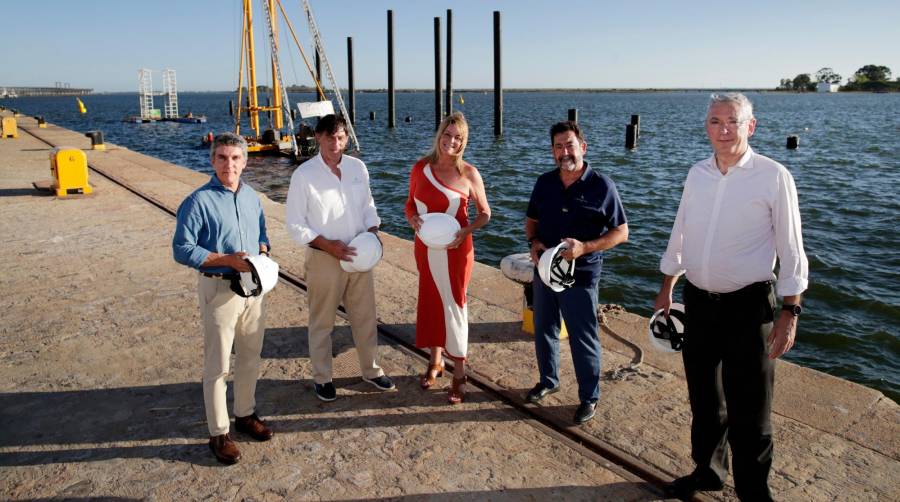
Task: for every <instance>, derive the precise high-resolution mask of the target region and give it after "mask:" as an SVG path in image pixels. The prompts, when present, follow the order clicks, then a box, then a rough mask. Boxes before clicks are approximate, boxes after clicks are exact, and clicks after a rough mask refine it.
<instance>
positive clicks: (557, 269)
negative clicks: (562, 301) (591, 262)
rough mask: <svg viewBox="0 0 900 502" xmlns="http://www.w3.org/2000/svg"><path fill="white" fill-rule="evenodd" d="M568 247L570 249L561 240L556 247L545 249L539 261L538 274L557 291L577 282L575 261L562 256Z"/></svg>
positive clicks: (548, 285)
mask: <svg viewBox="0 0 900 502" xmlns="http://www.w3.org/2000/svg"><path fill="white" fill-rule="evenodd" d="M566 249H568V246H566V243H565V242H561V243H559V245H557V246H556V247H555V248H553V249H547V250H545V251H544V254H542V255H541V260H540V261H539V262H538V275H539V276H540V277H541V280H542V281H544V284H546V285H547V287H549V288H550V289H552V290H553V291H556V292H557V293H559V292H561V291H563V290H566V289H569V288H571V287H572V285H573V284H575V261H574V260H573V261H568V260H566V259H565V258H563V257H562V252H563V251H565V250H566Z"/></svg>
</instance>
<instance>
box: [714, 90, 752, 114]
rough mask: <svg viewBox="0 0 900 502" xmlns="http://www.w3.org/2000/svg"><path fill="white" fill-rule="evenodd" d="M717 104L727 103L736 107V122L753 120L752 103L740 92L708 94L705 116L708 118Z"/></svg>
mask: <svg viewBox="0 0 900 502" xmlns="http://www.w3.org/2000/svg"><path fill="white" fill-rule="evenodd" d="M719 103H728V104H734V105H737V106H738V120H740V121H745V120H750V119H752V118H753V103H751V102H750V100H749V99H747V96H744V95H743V94H741V93H740V92H725V93H722V94H710V96H709V105H708V106H707V107H706V116H707V117H708V116H709V112H710V110H712V107H713V106H715V105H717V104H719Z"/></svg>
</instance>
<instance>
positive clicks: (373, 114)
mask: <svg viewBox="0 0 900 502" xmlns="http://www.w3.org/2000/svg"><path fill="white" fill-rule="evenodd" d="M369 120H375V112H369Z"/></svg>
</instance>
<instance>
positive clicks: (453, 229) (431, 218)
mask: <svg viewBox="0 0 900 502" xmlns="http://www.w3.org/2000/svg"><path fill="white" fill-rule="evenodd" d="M421 218H422V226H420V227H419V231H418V232H416V234H417V235H418V236H419V239H421V240H422V242H423V243H424V244H425V245H426V246H428V247H430V248H432V249H447V246H448V245H449V244H450V243H451V242H453V241H454V240H455V239H456V233H457V232H459V229H460V226H459V222H458V221H456V218H454V217H452V216H450V215H449V214H447V213H428V214H423V215H422V216H421Z"/></svg>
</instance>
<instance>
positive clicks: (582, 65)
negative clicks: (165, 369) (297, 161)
mask: <svg viewBox="0 0 900 502" xmlns="http://www.w3.org/2000/svg"><path fill="white" fill-rule="evenodd" d="M282 2H283V3H284V5H285V8H286V9H287V11H288V14H289V15H290V16H291V17H292V19H293V22H294V24H295V29H298V31H299V36H300V37H301V41H303V42H305V43H306V44H307V45H308V44H309V40H310V38H309V35H308V31H307V28H306V23H305V22H303V18H302V16H301V15H300V2H299V0H282ZM311 3H312V7H313V11H314V13H315V15H316V18H317V20H318V23H319V29H320V31H321V32H322V35H323V37H324V39H325V44H326V48H327V50H328V57H329V60H330V61H331V63H332V66H333V68H334V70H335V74H336V77H337V79H338V81H339V83H340V85H342V86H345V85H346V79H347V66H346V65H347V63H346V60H347V59H346V51H347V49H346V37H348V36H352V37H353V43H354V59H355V76H356V86H357V88H383V87H387V69H386V61H387V50H386V38H387V35H386V17H387V15H386V11H387V9H393V11H394V19H395V26H396V28H395V61H396V62H395V71H396V73H395V75H396V85H397V87H399V88H423V89H427V88H430V87H432V86H433V81H434V76H433V71H434V70H433V68H434V67H433V65H434V60H433V45H432V44H433V32H432V29H433V19H434V17H436V16H440V17H442V21H441V22H442V29H446V24H445V23H446V21H445V20H444V19H443V17H444V15H445V13H446V9H448V8H450V9H452V10H453V25H454V27H453V36H454V60H453V70H454V71H453V80H454V87H455V88H467V87H491V86H492V85H493V70H492V65H493V59H492V58H493V53H492V12H493V11H494V10H499V11H501V12H502V18H503V35H502V40H503V73H504V77H503V84H504V87H506V88H516V87H564V88H578V87H592V88H610V87H629V88H648V87H657V88H671V87H691V88H694V87H702V88H721V87H774V86H776V85H777V84H778V82H779V80H780V79H781V78H784V77H794V76H795V75H797V74H798V73H815V72H816V71H817V70H818V69H819V68H822V67H824V66H828V67H831V68H833V69H834V70H835V71H836V72H837V73H839V74H841V75H843V76H844V77H845V79H846V77H849V76H850V75H852V74H853V72H854V71H856V70H857V69H858V68H859V67H861V66H863V65H866V64H878V65H885V66H888V67H890V68H891V70H892V71H893V76H894V78H896V77H897V76H900V50H898V49H897V48H898V47H900V2H898V1H896V0H893V1H888V0H867V1H863V2H848V1H832V0H819V1H807V0H799V1H793V2H791V1H787V2H785V1H779V2H776V1H770V0H758V1H752V2H743V3H737V2H712V1H705V0H703V1H688V0H682V1H664V0H644V1H640V2H622V1H616V2H607V1H593V2H592V1H580V0H579V1H570V2H562V1H555V2H549V1H547V2H541V1H532V0H523V1H511V0H508V1H497V0H480V1H479V0H445V1H442V2H438V1H432V0H419V1H400V0H394V1H382V0H346V1H335V0H312V2H311ZM0 4H2V9H0V11H2V19H3V21H2V26H0V32H2V39H3V41H4V44H5V47H3V48H2V50H0V85H23V86H45V85H48V86H52V85H54V82H58V81H61V82H68V83H69V84H70V85H71V86H72V87H91V88H93V89H95V90H96V91H131V90H135V89H136V88H137V70H138V69H139V68H142V67H146V68H150V69H152V70H154V84H155V86H156V87H157V88H159V87H161V70H162V69H164V68H174V69H175V70H176V71H177V73H178V85H179V89H180V90H184V91H202V90H229V89H232V88H233V87H234V86H235V84H236V82H237V61H238V59H237V53H238V51H239V47H240V46H239V43H240V39H239V31H238V30H239V25H240V19H241V9H240V4H241V2H240V0H178V1H175V0H150V1H144V2H137V1H132V0H116V1H113V0H85V1H81V2H77V1H70V0H43V1H14V0H2V2H0ZM254 8H255V11H256V12H255V16H256V19H257V21H258V22H261V21H262V20H263V19H264V15H263V13H262V11H261V8H260V7H259V4H258V0H254ZM259 26H260V28H261V24H260V25H259ZM263 33H264V32H263V31H262V30H261V29H257V35H258V37H257V45H258V46H261V45H263V44H264V42H265V40H264V39H263V38H262V35H263ZM284 35H285V36H286V32H285V33H284ZM283 41H287V40H285V39H283ZM291 45H292V42H291ZM258 52H260V55H261V54H262V52H263V51H261V50H260V49H259V48H258ZM292 53H293V55H292V56H288V55H282V58H283V63H284V64H285V69H284V74H285V79H286V80H287V81H288V83H300V84H309V83H310V82H311V81H310V79H309V77H308V74H307V72H306V69H305V67H304V66H303V63H302V61H301V60H300V57H299V55H298V54H297V51H296V49H294V50H293V51H292ZM258 64H261V62H260V63H258ZM260 80H261V83H267V82H268V78H267V77H265V75H262V76H261V77H260Z"/></svg>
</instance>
